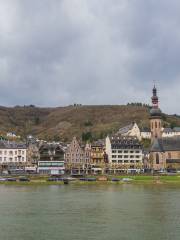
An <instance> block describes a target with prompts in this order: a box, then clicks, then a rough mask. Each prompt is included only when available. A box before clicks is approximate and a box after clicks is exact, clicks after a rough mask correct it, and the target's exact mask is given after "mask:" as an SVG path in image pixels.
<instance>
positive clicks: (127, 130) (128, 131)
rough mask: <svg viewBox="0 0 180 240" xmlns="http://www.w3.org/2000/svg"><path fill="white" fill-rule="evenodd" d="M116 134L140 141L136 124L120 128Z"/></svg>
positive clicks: (139, 133)
mask: <svg viewBox="0 0 180 240" xmlns="http://www.w3.org/2000/svg"><path fill="white" fill-rule="evenodd" d="M117 134H121V135H123V136H131V137H137V138H138V139H139V140H141V132H140V129H139V127H138V125H137V123H135V122H133V123H131V124H129V125H127V126H125V127H123V128H120V129H119V130H118V132H117Z"/></svg>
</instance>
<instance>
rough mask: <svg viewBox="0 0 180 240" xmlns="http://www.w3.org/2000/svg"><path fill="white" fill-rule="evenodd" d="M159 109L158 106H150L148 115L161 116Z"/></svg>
mask: <svg viewBox="0 0 180 240" xmlns="http://www.w3.org/2000/svg"><path fill="white" fill-rule="evenodd" d="M161 114H162V112H161V110H160V109H159V108H151V110H150V115H151V117H161Z"/></svg>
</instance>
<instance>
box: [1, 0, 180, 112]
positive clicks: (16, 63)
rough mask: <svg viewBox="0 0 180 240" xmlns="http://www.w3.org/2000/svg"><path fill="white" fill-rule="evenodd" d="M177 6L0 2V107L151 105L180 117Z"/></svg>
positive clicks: (115, 0) (74, 0) (94, 0)
mask: <svg viewBox="0 0 180 240" xmlns="http://www.w3.org/2000/svg"><path fill="white" fill-rule="evenodd" d="M179 10H180V1H178V0H171V1H169V0H158V1H157V0H146V1H144V0H0V105H4V106H15V105H29V104H34V105H36V106H65V105H69V104H73V103H81V104H95V105H96V104H98V105H99V104H120V105H121V104H126V103H128V102H144V103H148V104H150V103H151V99H150V98H151V95H152V92H151V91H152V87H153V85H154V82H155V83H156V85H157V88H158V95H159V98H160V107H161V109H162V110H163V111H164V112H166V113H177V114H180V14H179Z"/></svg>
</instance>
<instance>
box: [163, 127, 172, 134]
mask: <svg viewBox="0 0 180 240" xmlns="http://www.w3.org/2000/svg"><path fill="white" fill-rule="evenodd" d="M163 132H165V133H168V132H174V130H173V129H172V128H164V130H163Z"/></svg>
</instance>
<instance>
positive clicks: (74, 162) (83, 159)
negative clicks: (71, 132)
mask: <svg viewBox="0 0 180 240" xmlns="http://www.w3.org/2000/svg"><path fill="white" fill-rule="evenodd" d="M90 159H91V146H90V145H89V144H86V145H82V144H80V142H79V141H78V140H77V138H76V137H73V140H72V142H71V143H70V144H69V146H68V147H67V149H66V151H65V164H66V169H67V170H68V171H69V172H70V173H71V174H73V173H74V174H76V173H77V174H81V173H84V172H88V170H89V168H90Z"/></svg>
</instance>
